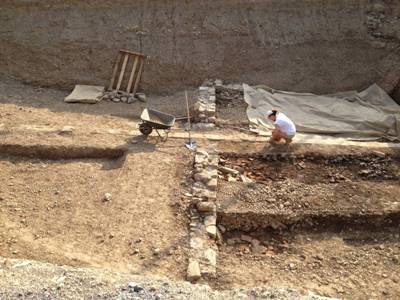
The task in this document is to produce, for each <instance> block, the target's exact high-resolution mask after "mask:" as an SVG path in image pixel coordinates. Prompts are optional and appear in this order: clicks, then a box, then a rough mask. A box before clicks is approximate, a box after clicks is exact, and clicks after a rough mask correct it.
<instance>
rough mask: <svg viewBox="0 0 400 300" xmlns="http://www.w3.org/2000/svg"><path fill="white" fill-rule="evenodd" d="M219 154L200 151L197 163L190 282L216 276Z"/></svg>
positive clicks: (191, 231) (196, 159)
mask: <svg viewBox="0 0 400 300" xmlns="http://www.w3.org/2000/svg"><path fill="white" fill-rule="evenodd" d="M217 169H218V154H217V153H216V151H215V150H212V149H211V150H207V151H206V150H204V149H198V150H197V152H196V156H195V162H194V175H193V178H194V185H193V190H192V209H191V210H190V253H189V265H188V271H187V279H188V280H190V281H197V280H199V279H201V278H210V277H211V278H212V277H215V276H216V263H217V250H218V249H217V246H216V239H217V237H218V229H217V210H216V205H215V201H216V198H217V182H218V171H217Z"/></svg>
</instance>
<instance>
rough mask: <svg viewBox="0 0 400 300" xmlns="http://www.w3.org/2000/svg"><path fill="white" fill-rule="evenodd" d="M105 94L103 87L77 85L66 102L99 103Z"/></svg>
mask: <svg viewBox="0 0 400 300" xmlns="http://www.w3.org/2000/svg"><path fill="white" fill-rule="evenodd" d="M103 92H104V87H103V86H92V85H76V86H75V88H74V90H73V91H72V93H71V94H70V95H68V96H67V97H66V98H65V99H64V101H65V102H68V103H89V104H94V103H98V102H100V100H101V97H102V95H103Z"/></svg>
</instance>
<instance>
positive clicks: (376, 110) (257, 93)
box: [243, 84, 400, 139]
mask: <svg viewBox="0 0 400 300" xmlns="http://www.w3.org/2000/svg"><path fill="white" fill-rule="evenodd" d="M243 91H244V99H245V101H246V102H247V104H248V107H247V116H248V118H249V120H250V122H251V123H253V124H256V125H259V126H260V125H261V126H264V127H267V128H269V129H271V128H272V124H271V123H269V122H268V120H267V118H266V113H267V111H268V110H270V109H278V110H279V111H282V112H283V113H285V114H286V115H287V116H288V117H289V118H290V119H292V120H293V121H294V123H295V124H296V127H297V131H298V132H306V133H318V134H321V133H323V134H343V135H346V136H349V137H352V138H366V137H369V138H370V137H376V138H389V139H400V106H399V105H398V104H397V103H396V102H395V101H394V100H393V99H392V98H390V96H389V95H388V94H387V93H386V92H385V91H384V90H382V89H381V88H380V87H379V86H378V85H376V84H374V85H372V86H370V87H369V88H368V89H366V90H365V91H362V92H360V93H357V92H355V91H352V92H345V93H340V94H334V95H325V96H319V95H314V94H305V93H292V92H284V91H276V90H272V89H270V88H268V87H266V88H260V87H250V86H249V85H247V84H243Z"/></svg>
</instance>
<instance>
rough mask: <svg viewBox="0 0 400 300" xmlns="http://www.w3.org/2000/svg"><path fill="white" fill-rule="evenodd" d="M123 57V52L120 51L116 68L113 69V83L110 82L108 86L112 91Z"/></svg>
mask: <svg viewBox="0 0 400 300" xmlns="http://www.w3.org/2000/svg"><path fill="white" fill-rule="evenodd" d="M121 59H122V53H121V52H119V53H118V57H117V61H116V62H115V65H114V70H113V73H112V77H111V83H110V86H109V87H108V89H109V90H110V91H111V90H112V89H113V87H114V82H115V77H116V75H117V71H118V66H119V64H120V62H121Z"/></svg>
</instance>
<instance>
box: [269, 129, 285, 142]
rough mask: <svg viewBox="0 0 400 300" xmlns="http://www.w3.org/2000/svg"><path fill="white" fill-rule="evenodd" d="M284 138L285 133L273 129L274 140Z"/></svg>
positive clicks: (272, 137)
mask: <svg viewBox="0 0 400 300" xmlns="http://www.w3.org/2000/svg"><path fill="white" fill-rule="evenodd" d="M283 138H284V135H283V134H282V132H280V131H279V130H278V129H274V130H273V131H272V134H271V140H272V141H273V142H279V141H280V140H281V139H283Z"/></svg>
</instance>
